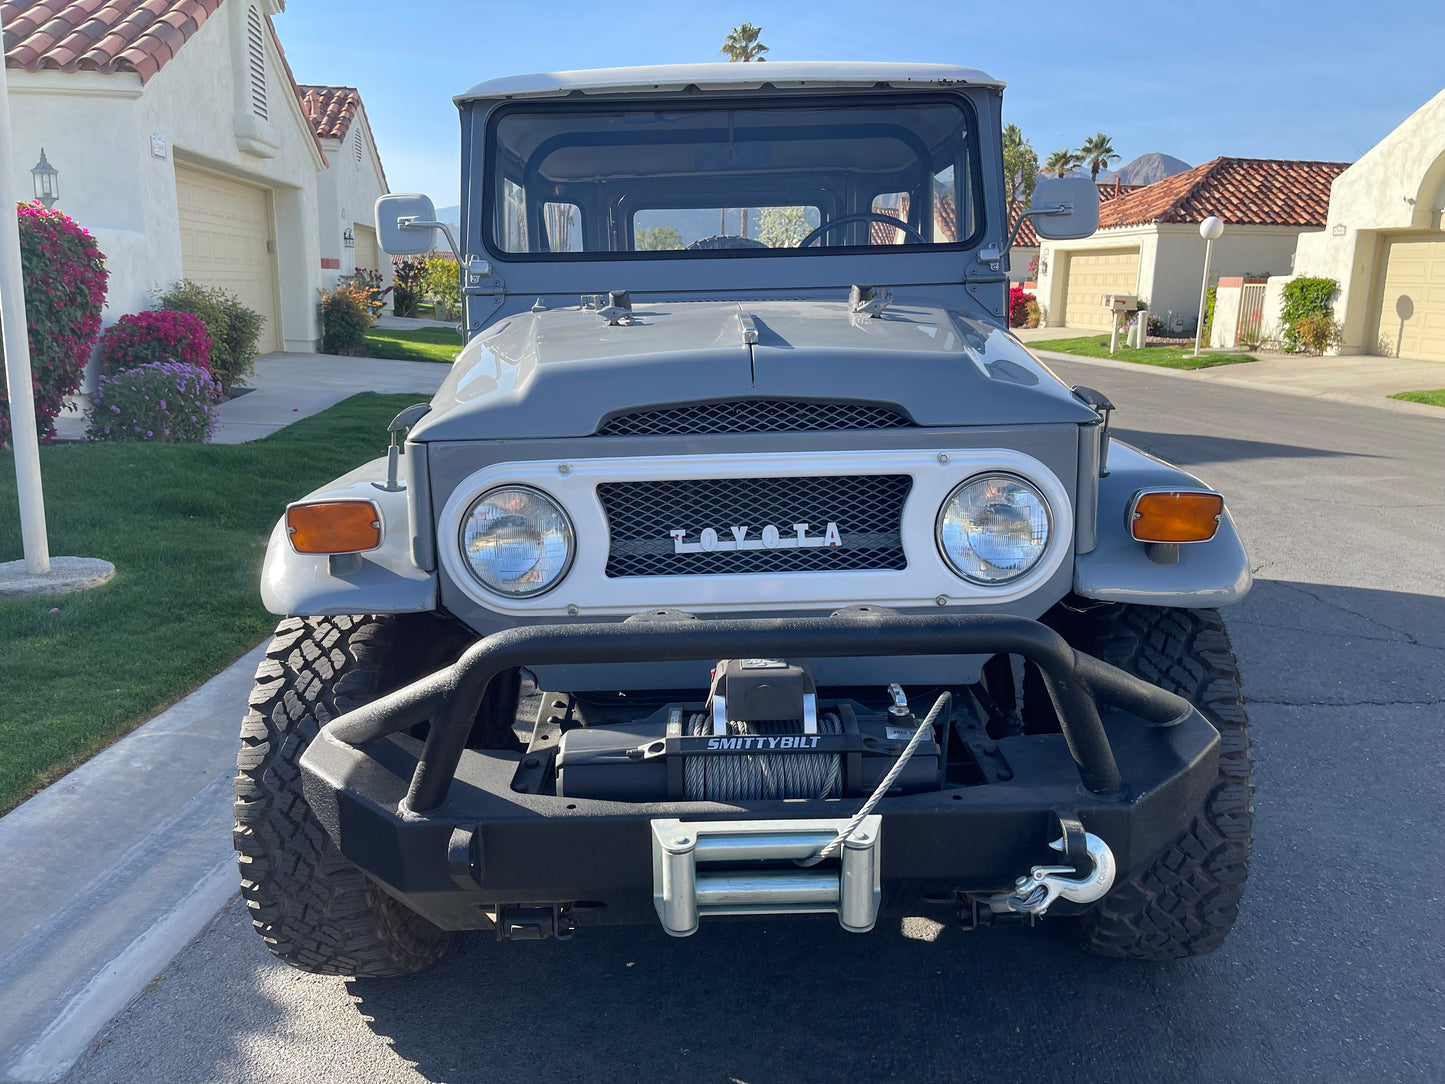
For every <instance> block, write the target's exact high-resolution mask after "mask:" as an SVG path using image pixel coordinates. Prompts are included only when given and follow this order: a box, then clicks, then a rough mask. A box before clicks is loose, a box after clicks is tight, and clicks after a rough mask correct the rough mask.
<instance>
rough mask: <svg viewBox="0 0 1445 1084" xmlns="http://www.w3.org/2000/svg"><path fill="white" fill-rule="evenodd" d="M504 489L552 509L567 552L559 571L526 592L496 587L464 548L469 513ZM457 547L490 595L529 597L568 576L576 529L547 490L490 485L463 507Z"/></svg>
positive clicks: (560, 505) (464, 562)
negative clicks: (557, 520) (464, 508)
mask: <svg viewBox="0 0 1445 1084" xmlns="http://www.w3.org/2000/svg"><path fill="white" fill-rule="evenodd" d="M507 491H515V492H520V493H525V494H526V495H527V496H528V497H530V498H532V499H533V500H536V501H539V502H541V503H542V504H544V505H547V506H549V507H550V508H551V509H552V511H553V512H554V513H556V516H557V518H558V519H559V520H560V521H561V525H562V535H563V539H564V541H565V545H566V553H565V556H564V559H563V561H562V566H561V568H560V570H559V571H558V572H557V573H556V575H554V576H553V577H552V578H551V579H549V580H548V581H547V582H546V583H544V584H542V585H540V586H537V587H533V588H531V589H529V590H525V591H511V590H508V589H506V588H505V587H501V586H499V585H498V584H494V583H491V582H489V581H488V580H487V579H486V578H485V577H484V576H483V575H482V573H481V572H480V571H479V570H478V568H477V565H476V563H475V562H474V561H473V560H472V556H471V554H470V553H469V552H468V549H467V527H468V525H469V524H470V523H471V520H472V516H473V515H475V514H476V511H477V508H478V507H479V506H480V505H482V504H485V503H487V502H488V501H490V500H493V499H494V498H495V497H496V495H497V494H499V493H503V492H507ZM457 548H458V550H459V552H460V553H461V557H462V563H463V565H465V566H466V568H467V570H468V571H469V572H470V573H471V577H472V580H473V581H474V582H475V583H477V584H478V585H479V586H480V587H482V588H483V589H484V590H486V591H488V592H490V593H491V594H493V595H496V596H497V597H498V598H505V599H530V598H537V597H539V596H541V595H545V594H547V593H548V592H549V591H551V590H553V589H554V588H556V587H557V585H558V584H560V583H561V582H562V581H563V580H565V579H566V578H567V574H568V573H569V572H571V571H572V564H573V562H574V561H575V560H576V559H577V531H576V528H575V527H574V526H573V525H572V517H571V516H569V515H568V514H567V509H566V508H564V507H563V506H562V502H561V501H559V500H557V499H556V498H555V497H553V496H552V495H551V494H550V493H547V492H546V491H545V490H542V489H538V488H537V487H536V486H529V485H520V484H512V483H508V484H503V485H498V486H492V487H490V488H489V489H487V490H486V491H484V492H483V493H480V494H478V495H477V497H476V498H475V499H473V500H472V501H471V502H469V503H468V504H467V507H466V510H465V511H464V512H463V513H462V517H461V522H460V524H459V525H458V529H457Z"/></svg>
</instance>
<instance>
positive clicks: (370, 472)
mask: <svg viewBox="0 0 1445 1084" xmlns="http://www.w3.org/2000/svg"><path fill="white" fill-rule="evenodd" d="M385 478H386V459H385V458H381V459H374V460H372V461H371V462H370V463H367V464H365V465H363V466H361V467H358V468H357V469H356V470H354V471H352V472H351V473H350V474H346V475H343V476H342V477H340V478H338V479H337V480H336V481H334V482H331V483H329V484H327V485H325V486H323V487H322V488H320V489H318V490H315V491H314V492H312V493H308V494H307V495H306V497H305V498H304V499H306V500H324V499H327V498H340V497H350V498H353V499H359V498H364V499H366V500H371V501H375V502H376V504H377V507H379V508H380V509H381V523H382V541H381V546H380V548H379V549H375V550H372V551H371V552H369V553H363V554H361V568H360V569H359V570H358V571H356V572H344V573H341V574H337V573H334V572H333V571H332V569H331V559H330V558H329V557H326V556H318V555H316V554H310V553H297V552H296V551H295V550H294V549H292V548H291V541H290V538H289V537H288V536H287V534H286V520H285V517H284V516H283V517H282V518H281V519H280V520H278V521H277V523H276V526H275V527H274V528H273V529H272V531H271V538H270V541H269V542H267V544H266V560H265V563H264V564H262V566H261V602H262V603H263V604H264V605H265V607H266V609H267V610H269V611H270V612H271V613H273V614H280V615H284V616H305V615H313V614H361V613H366V614H397V613H426V612H429V611H431V610H435V609H436V605H437V579H436V574H435V573H432V572H423V571H422V570H421V569H419V568H417V567H416V565H415V564H413V563H412V558H411V528H410V525H409V522H408V518H407V505H406V491H405V490H400V491H398V492H395V493H388V492H386V491H385V490H381V489H377V488H376V487H375V486H373V485H372V484H371V483H372V482H380V481H384V480H385Z"/></svg>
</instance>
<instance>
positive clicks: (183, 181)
mask: <svg viewBox="0 0 1445 1084" xmlns="http://www.w3.org/2000/svg"><path fill="white" fill-rule="evenodd" d="M176 204H177V207H178V210H179V212H180V223H181V269H182V271H183V272H184V273H185V276H186V278H189V279H195V280H196V281H197V282H201V283H204V284H205V285H207V286H220V287H223V288H224V289H227V290H230V291H231V292H232V293H234V294H235V295H236V296H237V297H239V298H240V299H241V303H242V304H243V305H245V306H246V307H247V308H251V309H255V310H256V311H257V312H259V313H260V314H261V315H262V316H263V317H265V320H266V324H265V327H263V328H262V330H261V340H260V344H259V345H260V348H261V350H262V351H266V350H279V349H281V345H280V344H281V322H280V320H278V319H277V314H276V260H275V257H274V256H272V254H271V252H270V246H271V241H272V232H271V207H270V201H269V199H268V198H267V193H266V189H264V188H258V187H256V186H255V185H250V184H243V183H241V182H240V181H233V180H230V179H229V178H226V177H218V176H216V175H215V174H213V173H203V172H202V171H200V170H197V169H190V168H189V167H187V166H183V165H180V164H179V163H178V164H177V165H176Z"/></svg>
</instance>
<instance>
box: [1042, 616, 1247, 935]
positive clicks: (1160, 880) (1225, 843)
mask: <svg viewBox="0 0 1445 1084" xmlns="http://www.w3.org/2000/svg"><path fill="white" fill-rule="evenodd" d="M1053 623H1054V624H1055V625H1056V627H1058V628H1059V630H1060V631H1061V632H1063V633H1064V635H1065V636H1066V638H1067V639H1068V640H1069V642H1070V643H1071V644H1073V645H1074V647H1076V648H1077V649H1078V650H1080V651H1084V652H1087V653H1088V654H1091V655H1094V656H1096V657H1098V658H1100V659H1103V660H1104V661H1105V662H1108V663H1112V664H1113V665H1115V666H1117V667H1119V668H1120V669H1121V670H1125V671H1127V672H1129V673H1131V674H1134V675H1137V676H1138V677H1141V678H1143V679H1144V680H1146V681H1150V682H1153V683H1154V684H1155V685H1158V686H1160V687H1161V688H1165V689H1168V690H1169V691H1170V692H1174V693H1178V694H1179V695H1180V696H1182V697H1184V698H1185V699H1186V700H1188V701H1189V702H1190V703H1192V704H1193V705H1194V706H1195V707H1197V708H1198V709H1199V710H1200V712H1201V713H1202V714H1203V715H1204V717H1205V718H1206V719H1208V720H1209V721H1210V722H1211V723H1213V724H1214V726H1215V728H1216V729H1218V731H1219V736H1220V745H1219V774H1218V776H1217V777H1216V779H1215V782H1214V786H1213V787H1212V788H1211V789H1210V792H1209V796H1208V798H1207V799H1206V801H1205V803H1204V807H1203V808H1202V809H1201V810H1200V811H1199V812H1198V813H1197V814H1196V815H1195V817H1194V821H1193V823H1192V824H1191V825H1190V826H1189V828H1188V829H1187V830H1186V831H1184V832H1183V833H1181V834H1180V835H1179V836H1178V837H1176V838H1175V839H1174V840H1172V841H1171V842H1169V843H1168V844H1167V845H1165V846H1164V847H1163V848H1161V849H1160V850H1159V851H1158V852H1157V853H1156V854H1155V855H1154V856H1153V857H1152V858H1150V860H1149V861H1148V862H1147V863H1145V864H1144V866H1143V867H1141V869H1140V870H1139V872H1137V873H1135V874H1134V875H1133V876H1131V877H1129V878H1127V879H1124V880H1122V881H1120V882H1119V883H1118V884H1116V885H1115V886H1114V888H1113V890H1112V891H1111V892H1110V893H1109V894H1108V895H1107V896H1105V897H1104V898H1103V899H1102V900H1100V901H1099V903H1098V904H1097V905H1096V906H1095V907H1094V908H1093V909H1092V910H1090V911H1089V912H1087V913H1085V914H1083V915H1081V916H1079V917H1078V918H1077V919H1075V920H1074V921H1075V929H1076V933H1077V935H1078V939H1079V943H1080V944H1081V945H1082V947H1083V948H1085V949H1087V950H1088V951H1090V952H1094V953H1098V954H1100V955H1102V956H1116V957H1130V958H1134V959H1144V960H1172V959H1178V958H1180V957H1184V956H1202V955H1204V954H1205V953H1208V952H1213V951H1214V950H1215V949H1217V948H1219V946H1220V945H1222V944H1223V943H1224V939H1225V937H1226V936H1228V934H1229V931H1230V929H1231V928H1232V927H1233V926H1234V922H1235V919H1236V918H1237V917H1238V915H1239V901H1240V897H1241V896H1242V895H1243V893H1244V882H1245V877H1246V875H1247V874H1248V871H1249V850H1250V827H1251V821H1252V818H1253V805H1252V803H1251V800H1250V794H1251V785H1250V757H1249V721H1248V719H1247V718H1246V716H1245V711H1244V698H1243V694H1242V692H1241V689H1240V682H1239V667H1238V664H1237V663H1236V662H1235V658H1234V649H1233V648H1232V647H1231V646H1230V643H1229V636H1228V635H1227V634H1226V633H1225V630H1224V622H1223V621H1222V620H1221V619H1220V616H1219V612H1218V611H1217V610H1176V609H1165V608H1160V607H1152V606H1127V605H1111V606H1105V607H1102V608H1099V609H1093V610H1088V611H1086V612H1084V613H1063V614H1061V615H1060V616H1059V620H1057V621H1056V622H1053Z"/></svg>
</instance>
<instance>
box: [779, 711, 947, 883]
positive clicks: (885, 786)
mask: <svg viewBox="0 0 1445 1084" xmlns="http://www.w3.org/2000/svg"><path fill="white" fill-rule="evenodd" d="M952 702H953V694H952V693H950V692H945V693H943V694H942V695H941V696H939V698H938V699H937V700H935V701H934V702H933V707H932V708H930V709H929V712H928V715H927V716H926V717H925V718H924V720H923V721H922V722H921V723H919V724H918V729H917V730H915V731H914V732H913V737H912V738H910V739H909V741H908V745H907V746H905V747H904V750H903V752H901V753H899V754H898V759H897V760H895V761H894V762H893V767H891V768H889V769H888V774H887V775H885V776H884V777H883V778H882V779H880V780H879V781H878V785H877V786H876V787H874V788H873V793H872V794H870V795H869V796H868V800H867V801H866V802H864V803H863V808H862V809H860V810H858V812H857V813H854V814H853V817H852V819H850V820H849V821H848V823H847V824H845V825H843V827H842V828H840V829H838V834H837V835H836V836H834V837H833V839H832V841H831V842H829V843H828V845H827V846H825V847H824V848H823V849H822V850H821V851H819V852H818V853H817V854H815V855H813V857H812V858H800V859H799V860H798V865H800V866H803V867H807V866H816V865H817V864H818V863H819V862H821V861H823V859H825V858H827V857H828V856H829V855H831V854H833V853H835V852H836V851H837V850H838V848H839V847H841V846H843V842H844V841H845V840H846V839H847V838H848V837H849V836H851V835H852V834H853V832H854V830H855V829H856V828H857V827H858V826H859V825H860V824H862V823H863V818H864V817H866V816H868V814H869V813H872V812H873V807H874V806H876V805H877V804H878V803H879V802H881V801H882V800H883V796H884V795H885V794H887V793H888V791H889V790H890V789H891V788H892V786H893V784H894V782H895V781H896V780H897V779H898V776H899V775H900V774H901V773H902V771H903V767H904V765H905V764H907V763H908V758H909V757H911V756H912V755H913V753H914V751H915V750H916V749H917V748H918V745H919V743H920V742H921V741H923V736H924V735H925V734H931V733H933V724H934V723H936V722H937V721H938V717H939V716H940V715H942V714H943V710H944V709H945V708H946V707H948V706H949V705H950V704H951V703H952Z"/></svg>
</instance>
